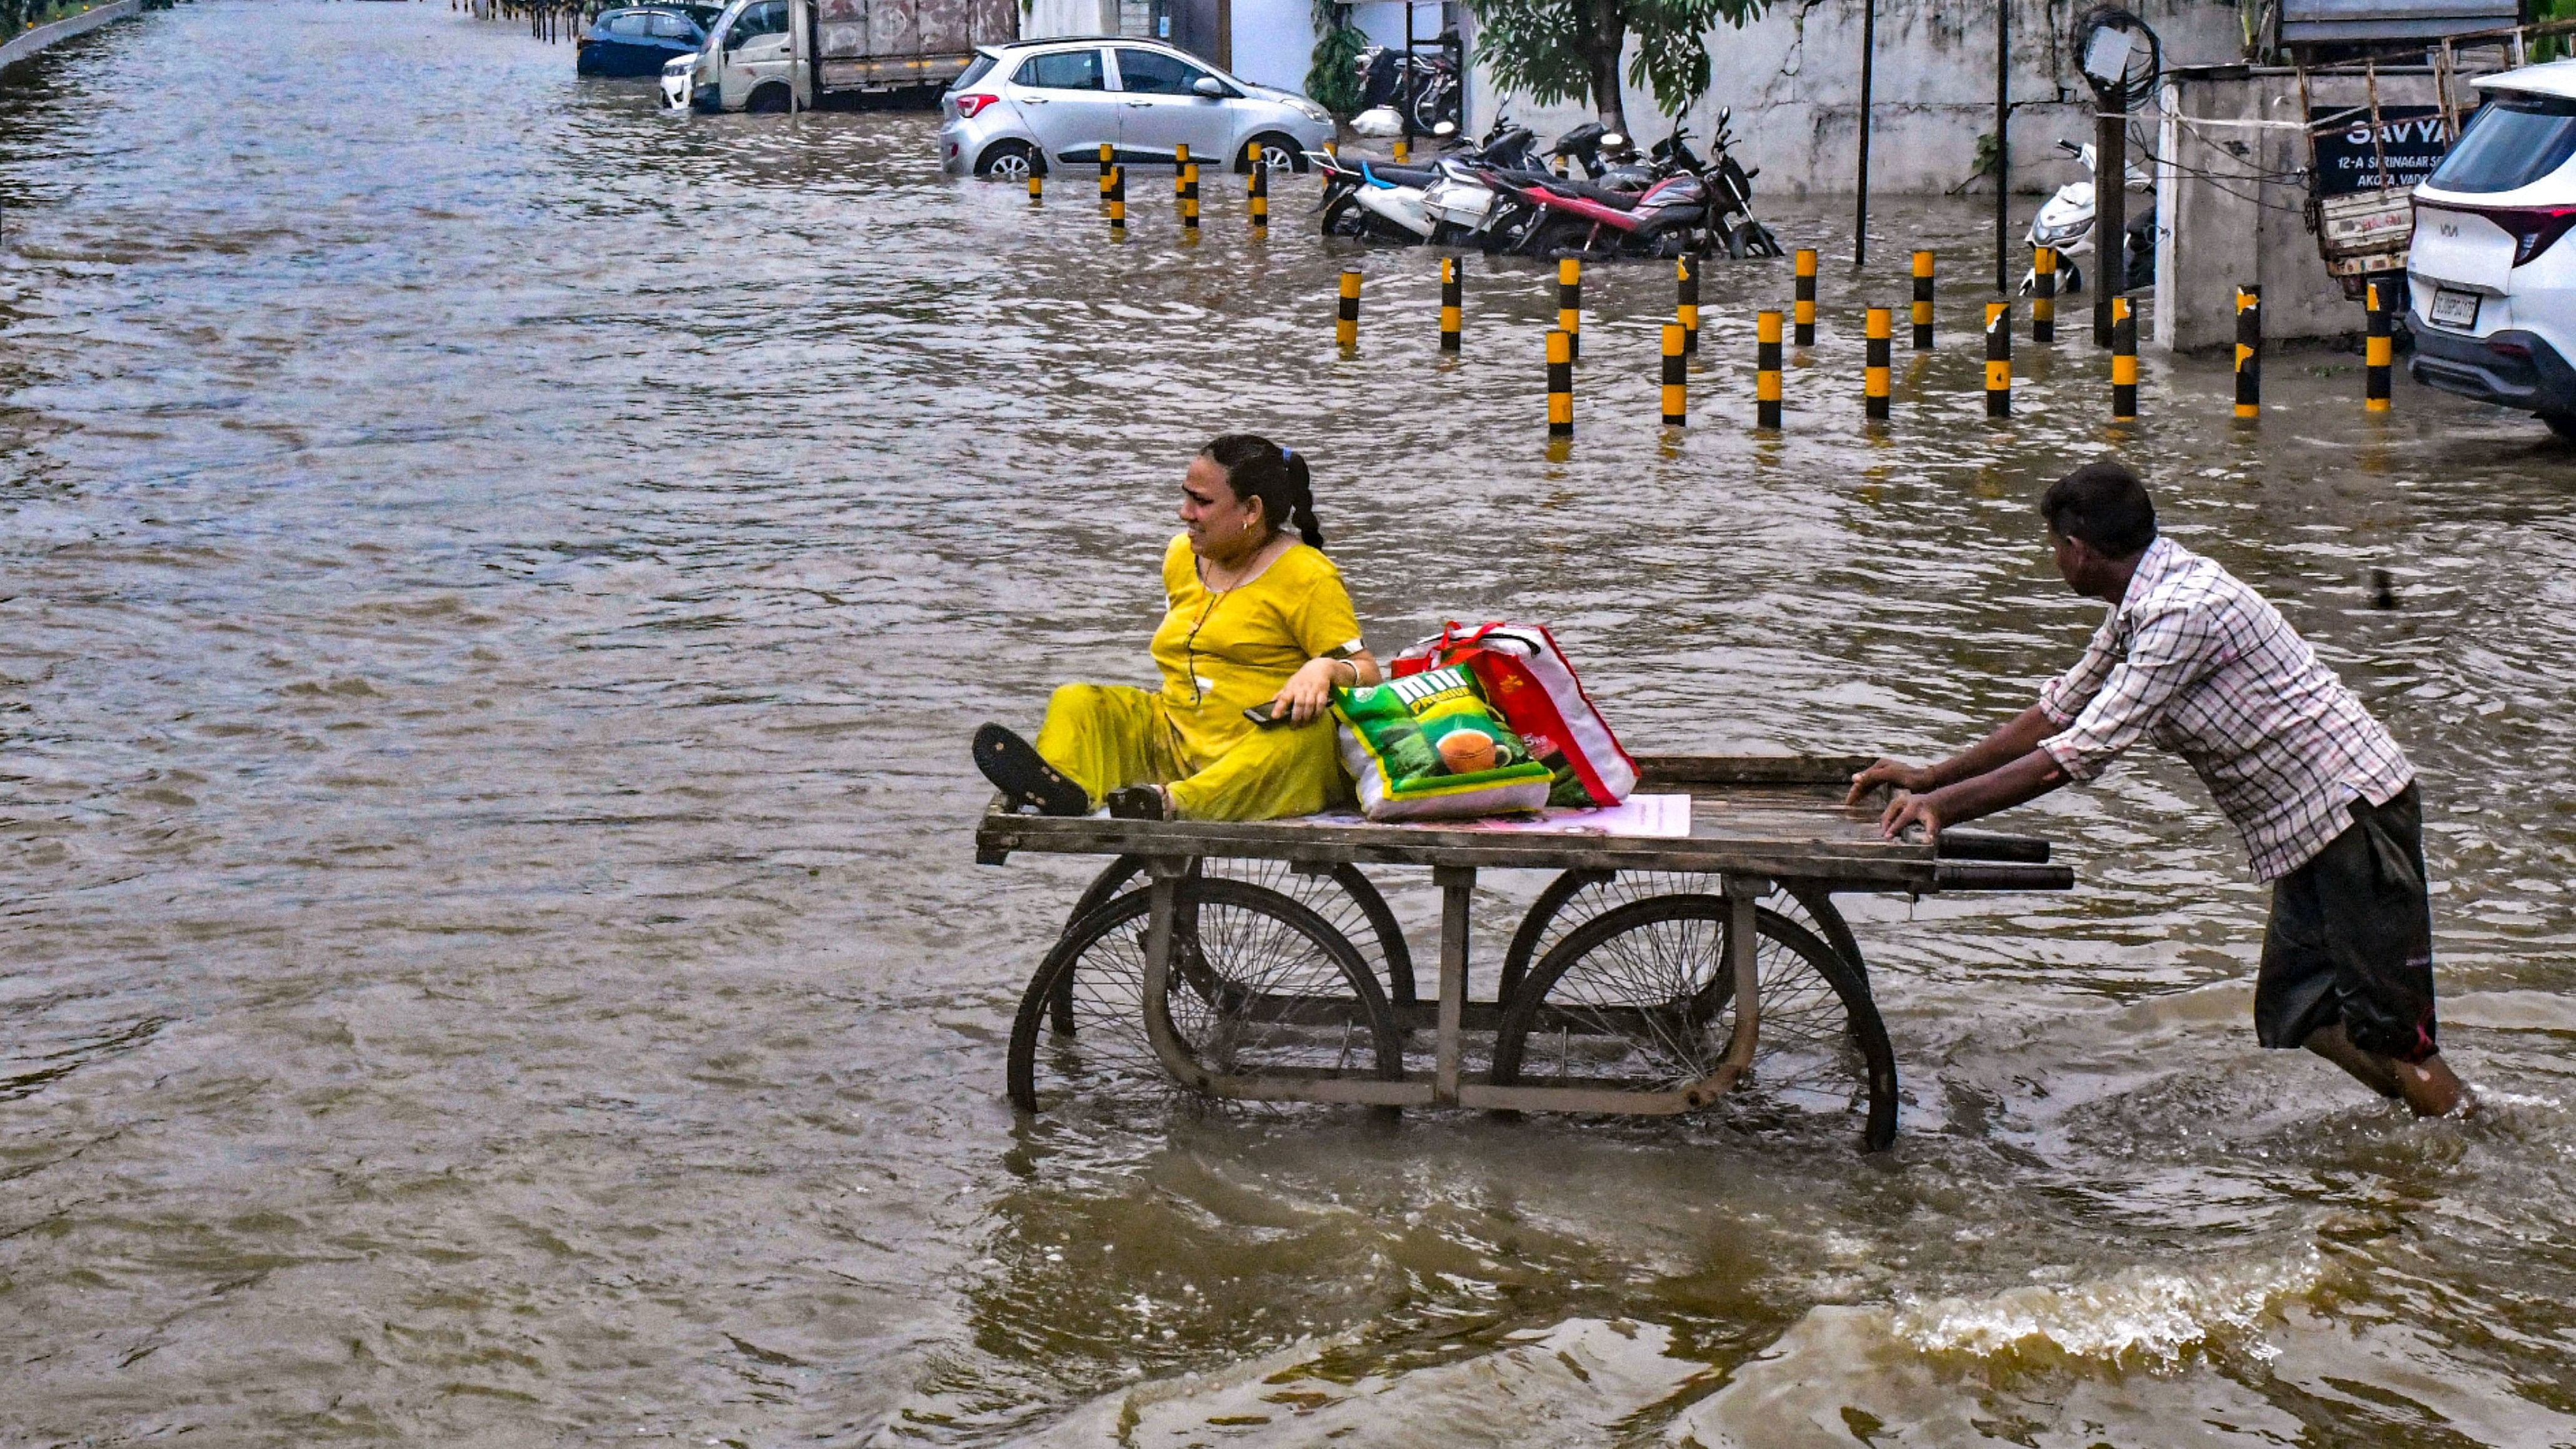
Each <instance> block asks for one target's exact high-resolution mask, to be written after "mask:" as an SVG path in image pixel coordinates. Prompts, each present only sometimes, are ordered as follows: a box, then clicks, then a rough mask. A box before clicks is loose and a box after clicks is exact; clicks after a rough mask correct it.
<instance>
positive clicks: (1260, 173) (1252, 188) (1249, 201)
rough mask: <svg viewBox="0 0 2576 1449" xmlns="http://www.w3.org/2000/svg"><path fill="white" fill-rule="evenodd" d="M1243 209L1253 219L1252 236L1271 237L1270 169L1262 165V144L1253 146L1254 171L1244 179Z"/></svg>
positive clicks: (1255, 143) (1257, 143)
mask: <svg viewBox="0 0 2576 1449" xmlns="http://www.w3.org/2000/svg"><path fill="white" fill-rule="evenodd" d="M1243 209H1244V210H1245V211H1246V212H1247V213H1249V214H1250V215H1251V217H1252V235H1253V236H1254V237H1255V238H1256V239H1258V238H1261V237H1266V236H1268V235H1270V168H1269V167H1267V166H1264V165H1262V164H1261V144H1260V143H1259V142H1257V141H1256V142H1254V143H1253V145H1252V170H1251V172H1250V174H1248V175H1246V176H1245V177H1244V178H1243Z"/></svg>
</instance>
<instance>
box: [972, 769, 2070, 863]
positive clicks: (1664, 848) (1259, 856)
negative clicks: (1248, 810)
mask: <svg viewBox="0 0 2576 1449" xmlns="http://www.w3.org/2000/svg"><path fill="white" fill-rule="evenodd" d="M1867 764H1868V761H1867V759H1865V758H1863V757H1860V756H1822V757H1819V756H1784V755H1732V756H1729V755H1648V756H1642V757H1640V758H1639V760H1638V765H1639V768H1640V772H1641V775H1642V777H1643V781H1642V783H1641V784H1640V786H1639V788H1640V789H1643V790H1656V789H1662V790H1665V791H1675V790H1678V791H1686V792H1687V793H1689V795H1690V796H1691V832H1690V835H1689V836H1688V837H1687V838H1681V839H1649V838H1642V837H1628V836H1598V835H1566V834H1543V833H1529V834H1519V833H1507V832H1497V831H1492V830H1479V829H1472V828H1460V827H1444V826H1439V825H1380V824H1370V823H1365V822H1357V821H1353V820H1351V819H1349V818H1348V817H1339V818H1336V817H1330V816H1316V817H1307V818H1301V819H1291V820H1265V821H1252V822H1241V821H1210V820H1172V821H1162V820H1113V819H1108V818H1104V817H1099V816H1081V817H1061V816H1039V815H1020V814H1012V813H1009V812H1007V811H1004V810H1002V809H1001V808H1000V806H999V801H998V798H997V800H996V802H995V805H994V808H992V809H990V810H988V811H987V812H986V814H985V816H984V818H983V821H982V823H981V825H980V826H979V827H978V829H977V830H976V833H975V847H976V858H977V859H978V860H979V861H981V862H982V863H985V864H988V865H991V864H999V863H1001V862H1002V861H1003V860H1004V859H1005V858H1007V857H1008V856H1009V855H1010V854H1011V853H1012V852H1014V851H1024V850H1025V851H1037V852H1042V853H1048V854H1073V855H1139V856H1167V857H1168V856H1211V857H1227V858H1234V859H1256V860H1285V861H1294V862H1305V863H1311V864H1331V863H1340V862H1344V861H1348V862H1353V863H1356V864H1362V865H1417V866H1468V867H1480V868H1498V867H1519V868H1527V869H1542V870H1565V869H1575V870H1612V871H1663V872H1676V873H1704V874H1723V875H1745V876H1764V877H1770V878H1773V879H1791V880H1822V881H1830V882H1833V883H1835V884H1837V885H1841V886H1846V887H1850V888H1856V889H1876V890H1897V891H1914V892H1930V891H1936V890H1941V889H1944V888H1945V887H1946V888H1948V889H1954V890H1955V889H1983V890H2008V889H2039V890H2049V889H2058V890H2062V889H2064V888H2065V887H2066V886H2068V885H2070V884H2072V880H2073V877H2072V873H2071V872H2069V871H2067V870H2065V869H2064V868H2062V867H2056V866H2049V865H2047V864H2045V861H2046V859H2047V847H2046V844H2045V842H2040V841H2030V840H2026V839H2023V838H2021V837H2010V836H1978V837H1968V838H1966V839H1965V840H1963V842H1962V844H1963V845H1966V846H1969V847H1970V848H1963V849H1956V850H1950V849H1944V850H1936V849H1935V848H1934V847H1933V846H1931V845H1928V844H1926V843H1924V842H1922V841H1920V840H1882V839H1880V838H1879V834H1878V811H1877V810H1876V809H1875V808H1874V807H1871V806H1860V807H1847V806H1845V805H1844V804H1843V803H1842V796H1843V792H1844V791H1845V789H1846V788H1848V785H1849V782H1850V779H1851V775H1852V772H1853V771H1854V770H1857V769H1860V768H1863V767H1865V766H1866V765H1867ZM1976 841H1982V842H1983V844H1982V845H1975V844H1973V842H1976ZM1944 857H1949V859H1946V860H1945V858H1944ZM1962 858H1964V859H1967V860H1973V861H1976V862H1979V864H1977V865H1976V866H1975V867H1974V868H1973V869H1970V868H1968V867H1966V866H1964V865H1962V864H1961V863H1960V861H1961V859H1962Z"/></svg>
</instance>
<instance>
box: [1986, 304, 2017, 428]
mask: <svg viewBox="0 0 2576 1449" xmlns="http://www.w3.org/2000/svg"><path fill="white" fill-rule="evenodd" d="M1986 416H1987V417H1990V418H2008V417H2011V416H2012V304H2011V303H2008V302H1988V303H1987V304H1986Z"/></svg>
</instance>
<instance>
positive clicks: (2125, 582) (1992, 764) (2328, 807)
mask: <svg viewBox="0 0 2576 1449" xmlns="http://www.w3.org/2000/svg"><path fill="white" fill-rule="evenodd" d="M2040 514H2041V516H2042V517H2043V518H2045V519H2046V520H2047V526H2048V541H2049V546H2050V548H2051V549H2052V550H2053V551H2054V553H2055V555H2056V560H2057V569H2058V572H2059V573H2060V574H2061V575H2062V576H2064V578H2065V580H2066V583H2067V586H2068V587H2070V588H2072V589H2074V590H2075V591H2076V592H2077V593H2080V594H2085V595H2088V596H2090V597H2093V598H2097V599H2100V600H2102V601H2103V602H2105V603H2107V604H2109V605H2110V606H2111V613H2110V616H2109V617H2108V618H2106V619H2104V620H2103V621H2102V627H2101V628H2100V629H2099V630H2097V631H2096V632H2095V633H2094V635H2093V640H2092V643H2091V644H2090V645H2088V646H2087V647H2086V649H2085V651H2084V656H2083V657H2082V658H2081V659H2079V660H2077V661H2076V663H2075V665H2074V667H2073V668H2071V669H2069V670H2067V671H2066V672H2065V673H2064V674H2062V675H2059V676H2058V677H2057V678H2055V679H2053V680H2051V681H2049V683H2048V684H2047V686H2046V687H2044V688H2043V689H2041V691H2040V695H2039V702H2038V703H2036V704H2034V705H2032V706H2031V707H2030V708H2028V709H2026V710H2023V711H2022V712H2021V713H2020V714H2019V715H2017V716H2015V717H2014V718H2013V719H2012V720H2010V721H2009V722H2007V723H2006V724H2004V725H2003V726H2001V727H2000V728H1998V729H1996V730H1995V731H1994V733H1992V734H1990V735H1988V736H1987V737H1986V738H1985V739H1983V740H1981V741H1979V742H1978V743H1977V744H1975V745H1973V746H1971V747H1970V748H1968V749H1966V750H1963V751H1961V752H1960V753H1958V754H1956V755H1953V756H1951V757H1950V758H1948V759H1946V760H1943V761H1941V762H1940V763H1938V764H1933V765H1923V766H1916V765H1907V764H1903V763H1901V762H1898V761H1895V760H1880V761H1878V762H1877V763H1876V764H1873V765H1871V766H1870V767H1869V768H1867V769H1865V770H1862V771H1860V772H1859V773H1858V774H1856V775H1854V776H1853V777H1852V786H1851V793H1850V795H1849V797H1848V799H1849V801H1850V802H1851V803H1853V804H1858V803H1860V801H1861V800H1862V799H1863V798H1864V797H1865V796H1867V795H1868V793H1869V792H1870V791H1872V790H1875V789H1877V788H1879V787H1881V786H1892V787H1894V788H1895V792H1896V793H1895V794H1894V796H1893V797H1892V798H1891V799H1890V800H1889V801H1888V803H1887V808H1886V811H1885V814H1884V815H1883V816H1882V818H1881V821H1880V830H1881V833H1882V834H1883V835H1885V836H1886V837H1887V838H1888V839H1890V840H1893V839H1896V838H1898V837H1899V836H1900V835H1902V834H1903V833H1904V832H1905V831H1906V830H1908V829H1910V828H1912V827H1914V826H1917V825H1919V826H1921V827H1923V831H1924V834H1925V836H1926V837H1927V838H1929V839H1935V840H1937V839H1938V837H1939V835H1940V833H1941V831H1942V830H1944V829H1945V828H1947V827H1949V826H1951V825H1954V824H1957V823H1959V822H1961V821H1965V820H1975V819H1978V818H1979V817H1981V816H1986V815H1991V814H1993V813H1995V812H1996V811H1998V810H2005V809H2009V808H2011V807H2012V806H2015V805H2019V804H2022V803H2024V802H2026V801H2029V800H2034V799H2037V798H2038V797H2039V796H2041V795H2044V794H2046V793H2048V792H2049V791H2051V790H2054V789H2057V788H2058V787H2060V786H2062V785H2064V784H2066V783H2067V782H2068V781H2070V780H2090V779H2092V778H2094V777H2095V776H2097V775H2099V774H2101V773H2102V771H2103V769H2104V768H2105V767H2106V766H2108V765H2109V764H2110V763H2111V761H2112V760H2114V759H2116V758H2118V757H2119V755H2120V754H2121V753H2122V752H2123V751H2125V750H2127V749H2128V748H2129V747H2130V746H2131V745H2133V744H2136V743H2137V742H2138V741H2139V740H2140V739H2142V738H2143V739H2149V740H2153V741H2154V742H2155V743H2157V744H2160V745H2163V746H2165V747H2166V748H2168V749H2170V750H2172V751H2174V752H2175V753H2176V754H2179V755H2181V756H2182V757H2183V759H2184V760H2185V761H2186V762H2187V763H2189V764H2190V765H2191V767H2192V769H2193V770H2194V771H2195V772H2196V773H2198V774H2199V776H2200V778H2201V779H2202V781H2204V782H2205V783H2207V785H2208V786H2209V791H2210V794H2211V795H2212V796H2213V797H2215V799H2216V800H2217V802H2218V808H2219V810H2220V811H2221V812H2222V813H2224V814H2225V815H2226V816H2227V818H2228V820H2229V821H2230V822H2232V823H2233V824H2234V825H2235V826H2236V829H2237V831H2238V832H2239V833H2240V834H2241V835H2242V836H2243V837H2244V839H2245V849H2246V854H2247V855H2248V856H2249V857H2250V859H2251V862H2252V865H2253V869H2254V877H2255V879H2257V880H2259V881H2268V882H2270V883H2271V885H2272V918H2271V923H2270V925H2269V926H2268V927H2267V928H2266V929H2265V931H2264V935H2263V960H2262V967H2261V969H2260V972H2259V973H2258V975H2257V976H2256V979H2255V986H2254V1032H2255V1038H2256V1040H2258V1041H2260V1042H2261V1043H2262V1044H2263V1045H2264V1046H2266V1047H2305V1048H2307V1049H2308V1050H2310V1051H2312V1052H2315V1053H2316V1054H2317V1055H2319V1056H2322V1057H2324V1058H2325V1059H2327V1060H2328V1061H2331V1062H2333V1063H2334V1064H2335V1065H2336V1066H2339V1067H2341V1068H2343V1069H2344V1070H2345V1071H2347V1072H2349V1073H2351V1074H2352V1075H2353V1076H2354V1077H2355V1078H2357V1079H2359V1080H2360V1081H2361V1082H2362V1084H2363V1085H2365V1086H2368V1087H2369V1088H2370V1089H2371V1090H2373V1091H2375V1092H2378V1093H2379V1094H2380V1095H2381V1096H2384V1097H2390V1098H2398V1099H2402V1100H2404V1101H2405V1103H2406V1105H2407V1106H2409V1107H2411V1108H2413V1109H2414V1110H2415V1112H2416V1113H2417V1114H2418V1115H2419V1116H2439V1115H2442V1114H2444V1113H2448V1112H2453V1111H2457V1112H2460V1113H2462V1114H2463V1115H2465V1114H2467V1113H2469V1112H2473V1111H2475V1110H2476V1105H2477V1103H2476V1098H2475V1097H2474V1095H2472V1094H2471V1093H2470V1092H2469V1091H2468V1089H2467V1088H2466V1087H2464V1086H2463V1085H2462V1084H2461V1082H2460V1079H2459V1078H2458V1077H2457V1076H2455V1075H2453V1074H2452V1072H2451V1069H2450V1067H2449V1066H2448V1065H2447V1064H2445V1063H2444V1062H2443V1060H2442V1056H2441V1052H2440V1049H2439V1047H2438V1046H2437V1044H2436V1041H2435V1035H2434V1033H2435V1021H2434V1013H2433V910H2432V902H2431V896H2430V894H2429V892H2428V890H2427V888H2426V885H2425V871H2424V843H2423V801H2422V796H2421V793H2420V792H2419V791H2418V789H2417V787H2416V783H2415V771H2414V768H2413V767H2412V766H2410V765H2409V764H2408V763H2407V762H2406V757H2405V755H2404V754H2402V753H2400V752H2399V750H2398V748H2397V744H2396V742H2395V741H2394V740H2392V739H2390V738H2389V737H2388V732H2387V731H2386V730H2385V729H2382V728H2381V727H2380V725H2379V722H2378V721H2377V720H2374V719H2372V718H2371V717H2370V714H2369V712H2368V711H2367V710H2365V709H2363V708H2362V705H2361V701H2359V700H2358V699H2355V698H2354V697H2353V694H2352V692H2351V691H2350V690H2348V689H2346V688H2344V686H2343V684H2342V682H2341V681H2339V680H2337V679H2336V678H2335V676H2334V673H2333V671H2331V670H2329V669H2327V668H2326V667H2325V665H2323V664H2322V663H2320V662H2318V660H2317V656H2316V653H2315V651H2314V650H2312V649H2310V648H2309V647H2308V644H2307V641H2306V640H2304V639H2301V638H2300V637H2299V635H2298V632H2297V631H2296V630H2294V629H2292V628H2291V627H2290V625H2289V623H2288V621H2287V620H2284V619H2283V618H2282V617H2281V614H2280V611H2279V610H2277V609H2274V608H2273V607H2272V606H2271V604H2269V603H2267V602H2265V600H2264V599H2263V597H2262V596H2261V595H2259V594H2257V593H2255V592H2254V591H2253V590H2252V589H2250V588H2248V587H2246V586H2245V584H2243V583H2242V582H2240V581H2238V580H2237V579H2236V578H2234V577H2233V576H2231V575H2230V574H2229V573H2228V572H2227V571H2226V570H2225V569H2223V568H2220V567H2219V566H2218V565H2217V564H2215V563H2212V562H2211V561H2209V560H2208V559H2205V558H2202V557H2201V556H2200V555H2198V554H2195V553H2192V552H2190V551H2189V550H2187V549H2184V548H2183V547H2182V546H2180V545H2179V544H2176V543H2175V542H2173V540H2171V539H2168V538H2162V537H2159V536H2158V535H2157V532H2156V512H2155V504H2154V503H2153V502H2152V501H2151V500H2150V499H2149V498H2148V496H2147V490H2146V486H2145V484H2144V483H2142V482H2141V481H2140V480H2139V478H2138V476H2137V474H2135V473H2133V472H2131V471H2130V470H2129V469H2128V468H2127V467H2126V466H2124V465H2122V464H2120V463H2117V462H2112V461H2108V460H2105V461H2101V462H2094V463H2087V464H2085V465H2084V466H2083V467H2080V468H2078V469H2076V470H2075V471H2074V472H2072V473H2069V474H2067V475H2066V476H2065V477H2063V478H2061V479H2059V480H2058V481H2057V482H2056V483H2055V484H2053V485H2051V486H2050V488H2049V490H2048V493H2047V495H2046V496H2045V497H2044V498H2043V499H2042V500H2041V502H2040Z"/></svg>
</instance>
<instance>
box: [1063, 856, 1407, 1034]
mask: <svg viewBox="0 0 2576 1449" xmlns="http://www.w3.org/2000/svg"><path fill="white" fill-rule="evenodd" d="M1144 869H1145V857H1143V856H1141V855H1122V856H1120V857H1118V858H1117V859H1116V860H1113V861H1111V862H1110V863H1109V865H1108V868H1107V869H1105V870H1103V871H1101V872H1100V874H1099V875H1097V876H1095V877H1093V878H1092V882H1091V884H1090V885H1089V886H1086V887H1085V888H1084V889H1083V892H1082V898H1081V899H1080V900H1077V901H1075V902H1074V903H1073V910H1072V912H1071V913H1070V914H1068V915H1067V916H1066V917H1065V920H1064V928H1065V930H1066V931H1067V932H1068V933H1070V932H1071V931H1072V930H1073V927H1074V923H1075V922H1077V921H1079V920H1081V919H1082V918H1083V917H1084V916H1087V915H1089V914H1091V913H1092V912H1093V911H1096V910H1098V909H1100V906H1101V904H1102V903H1103V902H1105V901H1107V900H1108V899H1109V898H1110V897H1112V896H1115V895H1117V894H1118V892H1119V891H1120V890H1121V889H1122V888H1124V887H1125V886H1126V884H1127V883H1128V882H1129V881H1131V880H1134V879H1135V878H1136V876H1137V875H1138V873H1139V872H1141V871H1143V870H1144ZM1199 873H1200V874H1202V875H1207V876H1215V877H1219V878H1222V879H1225V880H1239V881H1243V882H1246V883H1247V884H1251V885H1257V886H1260V887H1262V888H1264V889H1266V890H1274V891H1277V892H1278V893H1279V894H1281V895H1283V896H1286V897H1288V898H1289V899H1291V900H1294V901H1296V902H1298V903H1299V904H1300V905H1303V906H1306V907H1307V908H1308V909H1310V910H1312V911H1314V912H1315V914H1317V915H1319V916H1322V917H1323V918H1324V921H1325V924H1327V925H1329V926H1331V927H1332V928H1333V929H1334V930H1336V931H1339V932H1341V933H1342V935H1343V936H1344V937H1346V938H1348V940H1349V941H1350V943H1351V944H1352V945H1353V946H1356V947H1358V948H1359V953H1360V959H1361V960H1363V961H1365V962H1367V963H1368V964H1369V967H1370V969H1371V970H1373V971H1375V972H1377V974H1378V979H1379V980H1381V981H1383V982H1385V983H1386V994H1387V996H1388V998H1389V999H1390V1000H1392V1001H1394V1002H1395V1004H1396V1005H1398V1006H1411V1005H1413V1004H1414V1001H1415V999H1416V998H1415V996H1414V994H1413V952H1412V950H1411V949H1410V948H1408V947H1407V946H1406V945H1405V943H1404V928H1403V927H1402V926H1399V925H1397V924H1396V922H1395V912H1394V911H1392V910H1390V909H1388V908H1387V904H1386V897H1385V896H1382V895H1380V894H1378V889H1377V887H1376V886H1374V885H1372V884H1370V883H1369V878H1368V877H1367V876H1364V875H1362V874H1360V868H1359V867H1358V866H1355V865H1348V864H1345V865H1337V866H1335V867H1333V871H1332V874H1330V875H1300V874H1299V873H1297V872H1296V871H1294V870H1291V869H1289V868H1288V863H1287V862H1286V861H1281V860H1236V859H1214V860H1201V861H1200V862H1199ZM1056 1024H1057V1026H1058V1028H1059V1029H1062V1030H1070V1029H1071V1028H1070V1027H1068V1026H1066V1024H1065V1021H1064V1019H1063V1018H1062V1017H1059V1018H1057V1023H1056Z"/></svg>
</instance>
